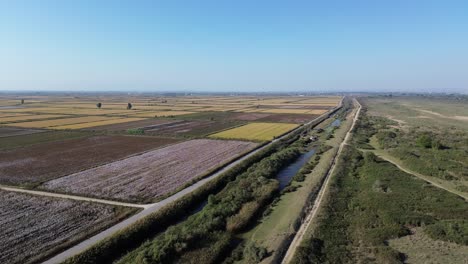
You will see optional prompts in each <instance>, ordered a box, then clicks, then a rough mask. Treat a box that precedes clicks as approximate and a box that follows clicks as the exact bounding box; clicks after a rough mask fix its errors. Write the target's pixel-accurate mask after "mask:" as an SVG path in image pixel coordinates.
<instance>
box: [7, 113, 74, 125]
mask: <svg viewBox="0 0 468 264" xmlns="http://www.w3.org/2000/svg"><path fill="white" fill-rule="evenodd" d="M60 117H66V116H64V115H14V116H7V117H0V123H7V124H10V125H12V124H13V123H18V122H22V121H31V120H44V119H53V118H60Z"/></svg>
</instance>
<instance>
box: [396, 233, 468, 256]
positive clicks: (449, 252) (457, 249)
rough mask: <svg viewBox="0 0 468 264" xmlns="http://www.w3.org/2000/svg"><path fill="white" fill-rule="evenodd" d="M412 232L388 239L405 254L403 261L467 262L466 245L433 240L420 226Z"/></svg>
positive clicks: (467, 248) (467, 249)
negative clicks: (405, 257)
mask: <svg viewBox="0 0 468 264" xmlns="http://www.w3.org/2000/svg"><path fill="white" fill-rule="evenodd" d="M411 231H412V232H413V234H411V235H409V236H404V237H401V238H398V239H392V240H390V241H389V245H390V246H391V247H392V248H394V249H396V250H398V251H400V252H402V253H404V254H405V255H406V256H407V260H406V261H405V263H415V264H416V263H424V264H426V263H427V264H429V263H467V261H468V246H463V245H459V244H455V243H451V242H446V241H441V240H433V239H431V238H430V237H429V236H428V235H426V234H425V233H424V231H423V230H422V228H414V229H412V230H411Z"/></svg>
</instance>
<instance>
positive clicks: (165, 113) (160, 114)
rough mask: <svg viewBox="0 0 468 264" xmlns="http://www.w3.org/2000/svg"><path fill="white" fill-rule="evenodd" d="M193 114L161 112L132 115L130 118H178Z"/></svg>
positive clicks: (186, 112)
mask: <svg viewBox="0 0 468 264" xmlns="http://www.w3.org/2000/svg"><path fill="white" fill-rule="evenodd" d="M193 113H194V112H189V111H161V112H152V111H151V112H150V111H148V112H144V113H138V114H135V115H132V117H167V116H179V115H188V114H193Z"/></svg>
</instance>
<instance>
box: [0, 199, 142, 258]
mask: <svg viewBox="0 0 468 264" xmlns="http://www.w3.org/2000/svg"><path fill="white" fill-rule="evenodd" d="M125 210H126V212H127V213H129V212H130V211H131V210H134V209H123V208H120V209H117V208H116V207H114V206H111V205H103V204H96V203H89V202H79V201H73V200H68V199H59V198H50V197H44V196H35V195H29V194H20V193H16V192H7V191H3V190H0V226H1V227H2V228H0V241H1V243H0V263H12V264H14V263H21V264H23V263H31V262H35V261H37V260H38V258H41V257H45V256H47V255H50V254H52V253H53V252H54V251H55V250H57V249H58V248H60V247H64V246H66V245H70V244H73V242H77V240H80V239H83V238H84V237H86V236H88V235H90V234H92V233H94V232H97V231H99V230H100V229H102V228H105V227H107V226H110V225H112V224H113V223H114V222H116V221H118V220H121V219H122V218H123V217H125V216H126V214H125V213H124V212H125Z"/></svg>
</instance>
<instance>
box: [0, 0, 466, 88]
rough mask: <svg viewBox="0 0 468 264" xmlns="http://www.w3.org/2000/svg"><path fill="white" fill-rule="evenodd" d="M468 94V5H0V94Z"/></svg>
mask: <svg viewBox="0 0 468 264" xmlns="http://www.w3.org/2000/svg"><path fill="white" fill-rule="evenodd" d="M20 89H21V90H88V91H89V90H129V91H243V92H245V91H278V92H288V91H411V92H422V91H448V92H465V93H466V92H467V91H468V1H466V0H464V1H451V0H445V1H444V0H440V1H431V0H424V1H423V0H392V1H389V0H388V1H386V0H382V1H380V0H369V1H363V0H343V1H337V0H329V1H325V0H323V1H318V0H317V1H313V0H308V1H294V0H291V1H287V0H284V1H274V0H268V1H253V0H232V1H223V0H214V1H203V0H199V1H195V0H194V1H190V0H186V1H178V0H170V1H158V0H153V1H138V0H134V1H117V0H115V1H105V0H90V1H79V0H57V1H48V0H30V1H21V0H14V1H9V0H0V90H20Z"/></svg>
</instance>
